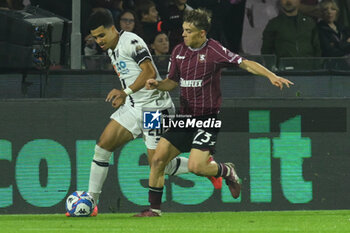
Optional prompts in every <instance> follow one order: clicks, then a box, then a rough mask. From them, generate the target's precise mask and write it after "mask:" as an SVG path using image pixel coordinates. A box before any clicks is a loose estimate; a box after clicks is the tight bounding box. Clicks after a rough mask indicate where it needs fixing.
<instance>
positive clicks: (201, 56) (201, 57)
mask: <svg viewBox="0 0 350 233" xmlns="http://www.w3.org/2000/svg"><path fill="white" fill-rule="evenodd" d="M198 60H199V62H205V54H198Z"/></svg>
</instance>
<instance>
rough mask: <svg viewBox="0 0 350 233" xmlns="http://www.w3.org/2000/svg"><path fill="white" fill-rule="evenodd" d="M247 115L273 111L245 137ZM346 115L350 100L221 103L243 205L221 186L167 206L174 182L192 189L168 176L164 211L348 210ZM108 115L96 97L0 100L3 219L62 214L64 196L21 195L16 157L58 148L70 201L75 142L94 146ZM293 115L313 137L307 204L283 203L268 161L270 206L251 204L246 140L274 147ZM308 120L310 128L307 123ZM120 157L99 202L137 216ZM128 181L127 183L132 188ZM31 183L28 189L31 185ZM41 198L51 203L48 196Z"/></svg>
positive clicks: (226, 151) (222, 143) (223, 155)
mask: <svg viewBox="0 0 350 233" xmlns="http://www.w3.org/2000/svg"><path fill="white" fill-rule="evenodd" d="M252 110H267V111H269V112H270V132H267V133H249V127H248V125H249V122H248V121H249V111H252ZM349 111H350V100H349V99H346V98H344V99H333V100H332V99H305V98H299V99H278V98H267V99H261V98H260V99H256V98H250V99H246V98H239V99H225V100H224V104H223V114H222V115H223V116H224V118H225V119H224V121H225V124H227V123H229V124H230V123H232V124H233V125H237V126H243V127H241V128H240V129H239V130H232V131H230V130H224V129H223V130H222V132H221V133H220V134H219V138H218V144H217V155H216V160H218V161H222V162H225V161H234V162H235V163H236V166H237V168H238V174H239V176H240V178H241V179H242V182H243V189H242V196H241V199H240V200H238V201H237V202H233V199H232V198H231V197H229V196H227V195H226V197H225V198H222V194H221V192H226V191H227V190H225V189H227V188H226V186H225V185H223V191H221V190H215V191H214V192H213V194H212V195H211V196H210V197H209V198H208V199H207V200H205V201H204V202H202V203H199V204H196V205H184V204H179V203H176V202H174V201H173V200H172V190H171V189H172V187H174V186H172V184H175V185H177V186H179V187H187V188H191V187H192V186H193V185H194V183H193V182H192V181H191V179H187V178H186V177H185V178H183V177H171V178H170V179H168V180H167V181H166V187H167V193H166V195H165V199H166V201H165V202H164V204H163V210H164V211H167V212H177V211H244V210H304V209H305V210H319V209H347V208H349V207H350V203H349V196H350V195H349V194H350V188H349V185H348V184H349V169H348V168H349V164H350V157H349V151H350V148H349V147H350V146H349V139H350V135H349V133H348V132H349V130H348V127H349V124H348V123H347V122H348V118H347V116H349ZM112 112H113V109H112V108H111V106H110V105H109V104H108V103H105V102H104V99H100V98H98V99H74V100H70V99H12V100H11V99H8V100H0V119H1V121H0V140H7V141H10V142H11V144H12V160H11V161H8V160H5V159H2V158H1V157H2V156H1V155H2V153H0V177H1V179H0V193H1V192H2V190H1V189H2V188H7V187H9V186H10V185H12V189H13V204H12V205H11V206H8V207H2V208H1V207H0V213H2V214H5V213H63V212H64V202H65V198H62V200H61V201H60V202H58V203H57V204H55V205H53V206H49V207H35V206H33V205H31V204H30V203H28V201H27V200H25V199H24V198H23V197H22V195H21V193H20V192H19V190H18V187H17V186H16V183H17V182H18V181H16V175H15V166H16V159H17V156H18V153H19V152H20V150H21V149H22V148H23V146H24V145H25V144H26V143H28V142H30V141H32V140H36V139H51V140H54V141H56V142H58V143H60V144H61V145H62V146H63V147H64V148H65V149H66V151H67V153H68V154H69V157H70V162H71V183H70V186H69V190H63V192H65V193H66V196H65V197H67V196H68V195H69V194H70V193H72V192H73V191H75V190H76V189H77V184H76V180H77V179H76V177H77V170H76V166H77V164H76V157H75V156H76V153H77V151H76V141H77V140H96V139H97V138H98V137H99V135H100V133H101V132H102V130H103V129H104V127H105V125H106V124H107V123H108V121H109V116H110V114H111V113H112ZM225 112H226V113H225ZM298 115H300V116H301V131H302V133H301V136H302V138H309V139H311V157H310V158H305V159H304V160H303V165H302V168H303V179H304V180H305V181H310V182H312V190H313V195H312V200H311V201H309V202H307V203H291V202H290V201H289V200H288V199H287V198H286V197H285V195H284V193H283V190H282V188H281V174H280V173H281V170H280V167H281V166H280V159H278V158H274V157H273V156H272V155H271V185H272V198H271V202H265V203H254V202H252V201H251V200H250V196H251V195H250V168H249V164H250V151H249V143H250V139H253V138H268V139H270V141H271V142H272V139H274V138H277V137H279V135H280V134H279V131H280V128H279V127H280V124H281V123H283V122H285V121H286V120H288V119H291V118H293V117H295V116H298ZM323 116H324V117H323ZM313 119H314V120H313ZM308 122H309V123H310V122H313V123H312V124H309V123H308ZM233 128H235V127H233ZM292 148H293V147H292ZM43 150H45V148H43ZM271 151H273V148H271ZM119 152H120V151H119V150H117V151H116V152H115V155H114V163H113V165H111V166H110V170H109V176H108V178H107V180H106V182H105V184H104V188H103V193H102V195H101V201H100V204H99V210H100V212H138V211H140V210H141V209H143V208H144V206H140V205H137V204H135V203H133V202H130V201H129V200H128V199H127V198H126V197H125V196H124V195H123V193H122V191H121V187H120V184H119V182H118V180H119V178H118V175H117V174H118V170H117V167H118V161H119ZM92 153H93V148H92V150H91V154H88V155H86V156H91V157H92ZM291 153H293V151H291ZM142 154H143V151H142V150H140V149H139V148H135V151H134V152H133V153H132V154H130V160H132V158H135V157H132V156H140V155H142ZM126 158H127V157H126ZM124 159H125V157H124ZM127 160H128V159H127ZM146 164H147V162H146V156H145V155H142V156H140V159H139V165H146ZM38 166H39V170H40V174H39V179H41V184H42V186H43V187H45V177H46V176H47V173H48V172H49V170H48V168H47V165H45V161H44V160H43V161H42V162H41V163H40V164H38ZM120 166H121V165H120V164H119V169H121V168H122V167H120ZM123 172H128V174H123V176H126V177H129V176H130V177H132V178H134V180H135V179H136V180H137V179H138V177H140V176H141V175H140V174H138V173H137V172H136V170H135V171H134V170H133V168H130V169H129V171H128V170H125V168H123ZM28 175H30V174H28ZM57 179H59V177H57ZM139 179H140V181H139V182H140V185H142V186H144V187H145V188H144V189H143V190H139V191H138V192H140V193H135V194H136V195H139V196H140V198H141V199H140V200H143V199H144V201H145V203H147V193H148V190H147V188H146V186H147V179H146V177H144V175H142V176H141V177H140V178H139ZM200 179H202V182H203V184H204V186H203V187H210V188H211V184H210V183H209V181H208V180H207V179H206V178H200ZM133 182H134V181H133ZM133 182H130V184H131V185H132V184H134V183H133ZM28 185H29V186H30V184H28ZM196 185H198V183H196ZM197 187H198V186H197ZM194 190H196V191H193V192H190V194H189V192H186V193H185V194H184V196H183V198H184V199H185V200H195V199H196V195H199V193H200V192H202V191H200V190H198V189H194ZM203 192H204V190H203ZM295 193H296V194H297V193H298V190H295ZM226 194H227V192H226ZM142 195H144V196H142ZM186 195H187V196H186ZM262 195H264V193H262ZM2 197H4V196H3V195H0V203H1V202H2V201H4V200H1V198H2ZM44 197H45V198H50V196H49V195H48V196H47V197H46V196H44ZM223 200H226V201H223Z"/></svg>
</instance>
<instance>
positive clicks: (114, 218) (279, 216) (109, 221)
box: [0, 210, 350, 233]
mask: <svg viewBox="0 0 350 233" xmlns="http://www.w3.org/2000/svg"><path fill="white" fill-rule="evenodd" d="M131 216H132V214H99V215H98V216H97V217H88V218H68V217H66V216H64V215H63V214H51V215H0V232H1V233H2V232H4V233H12V232H21V233H22V232H26V233H28V232H33V233H41V232H43V233H44V232H45V233H50V232H57V233H58V232H85V233H86V232H92V233H95V232H108V233H110V232H127V233H129V232H142V233H148V232H170V233H175V232H186V233H187V232H188V233H195V232H198V233H199V232H215V233H216V232H249V233H252V232H256V233H265V232H266V233H277V232H302V233H313V232H327V233H335V232H339V233H347V232H350V211H349V210H337V211H263V212H205V213H164V214H163V216H162V217H156V218H134V217H131Z"/></svg>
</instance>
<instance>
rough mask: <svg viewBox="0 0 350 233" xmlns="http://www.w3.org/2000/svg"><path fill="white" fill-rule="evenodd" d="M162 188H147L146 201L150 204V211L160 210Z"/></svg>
mask: <svg viewBox="0 0 350 233" xmlns="http://www.w3.org/2000/svg"><path fill="white" fill-rule="evenodd" d="M162 195H163V187H161V188H156V187H149V191H148V201H149V203H150V204H151V208H152V209H157V210H160V205H161V204H162Z"/></svg>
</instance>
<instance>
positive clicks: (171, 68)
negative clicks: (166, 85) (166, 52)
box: [167, 47, 180, 82]
mask: <svg viewBox="0 0 350 233" xmlns="http://www.w3.org/2000/svg"><path fill="white" fill-rule="evenodd" d="M177 51H178V50H177V49H176V47H175V49H174V50H173V52H172V54H171V57H170V60H169V64H168V75H167V77H168V78H169V79H171V80H173V81H175V82H179V80H180V71H179V67H178V66H177V62H176V54H177Z"/></svg>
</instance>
